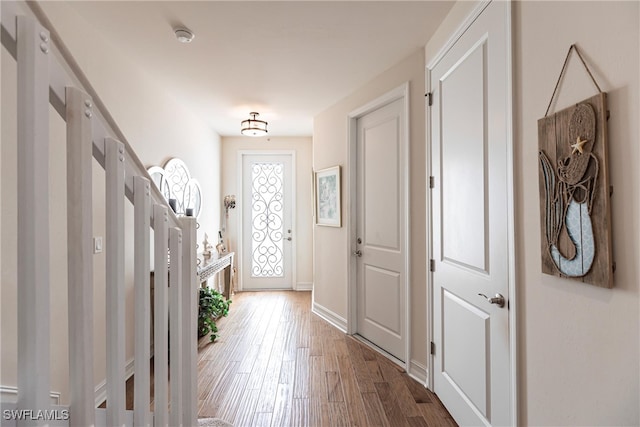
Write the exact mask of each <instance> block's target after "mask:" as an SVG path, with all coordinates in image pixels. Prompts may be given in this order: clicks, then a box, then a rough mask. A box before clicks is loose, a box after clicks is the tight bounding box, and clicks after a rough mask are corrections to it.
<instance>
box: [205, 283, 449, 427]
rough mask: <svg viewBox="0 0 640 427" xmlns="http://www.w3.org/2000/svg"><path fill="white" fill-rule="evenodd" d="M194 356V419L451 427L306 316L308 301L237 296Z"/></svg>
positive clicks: (365, 350) (375, 362) (404, 381)
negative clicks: (215, 331)
mask: <svg viewBox="0 0 640 427" xmlns="http://www.w3.org/2000/svg"><path fill="white" fill-rule="evenodd" d="M232 299H233V303H232V304H231V309H230V312H229V316H228V317H226V318H223V319H220V321H219V322H218V325H219V329H220V338H219V339H218V340H217V341H216V342H215V343H213V344H210V343H209V342H208V341H207V338H206V337H205V338H203V339H201V340H200V342H199V349H198V416H199V417H217V418H221V419H223V420H225V421H228V422H230V423H233V424H234V425H235V426H236V427H249V426H296V427H298V426H300V427H302V426H331V427H333V426H394V427H395V426H410V427H414V426H416V427H417V426H455V425H456V423H455V422H454V421H453V419H452V418H451V416H450V415H449V413H448V412H447V410H446V409H445V408H444V406H443V405H442V403H440V400H439V399H438V398H437V397H436V396H435V395H434V394H433V393H431V392H430V391H428V390H427V389H425V388H424V387H423V386H422V385H420V384H418V383H417V382H416V381H414V380H413V379H412V378H410V377H409V376H408V375H407V374H406V373H405V372H404V371H403V370H402V369H401V368H399V367H398V366H397V365H395V364H394V363H392V362H391V361H389V360H388V359H386V358H385V357H383V356H381V355H379V354H378V353H377V352H375V351H373V350H371V349H370V348H369V347H367V346H365V345H363V344H362V343H360V342H359V341H357V340H355V339H354V338H352V337H350V336H347V335H345V334H343V333H342V332H340V331H339V330H338V329H336V328H335V327H333V326H331V325H330V324H329V323H327V322H325V321H324V320H322V319H321V318H319V317H318V316H316V315H314V314H313V313H311V293H310V292H241V293H237V294H236V295H235V296H234V297H233V298H232Z"/></svg>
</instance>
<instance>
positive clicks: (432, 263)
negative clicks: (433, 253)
mask: <svg viewBox="0 0 640 427" xmlns="http://www.w3.org/2000/svg"><path fill="white" fill-rule="evenodd" d="M429 271H430V272H432V273H433V272H435V271H436V260H435V259H430V260H429Z"/></svg>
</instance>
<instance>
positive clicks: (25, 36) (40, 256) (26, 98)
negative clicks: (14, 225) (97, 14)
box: [17, 16, 51, 425]
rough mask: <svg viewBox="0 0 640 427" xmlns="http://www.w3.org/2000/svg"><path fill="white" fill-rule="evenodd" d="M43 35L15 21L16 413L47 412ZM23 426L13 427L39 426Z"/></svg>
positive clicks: (46, 55) (46, 95) (31, 22)
mask: <svg viewBox="0 0 640 427" xmlns="http://www.w3.org/2000/svg"><path fill="white" fill-rule="evenodd" d="M49 49H50V48H49V32H48V31H46V30H45V29H44V28H43V27H42V26H41V25H40V24H38V23H37V22H36V21H35V20H34V19H31V18H26V17H24V16H20V17H19V18H18V28H17V55H18V183H17V184H18V195H19V197H18V248H17V249H18V271H17V274H18V331H17V332H18V409H25V410H41V409H42V410H43V409H49V407H50V401H49V391H50V390H51V388H50V361H49V355H50V351H51V349H50V343H49V335H50V334H49V332H50V330H49V324H50V301H49V294H50V290H49V284H50V278H49V186H48V182H49V56H50V55H49ZM45 424H46V421H43V420H39V421H35V420H33V421H32V420H26V421H22V422H19V423H18V425H45Z"/></svg>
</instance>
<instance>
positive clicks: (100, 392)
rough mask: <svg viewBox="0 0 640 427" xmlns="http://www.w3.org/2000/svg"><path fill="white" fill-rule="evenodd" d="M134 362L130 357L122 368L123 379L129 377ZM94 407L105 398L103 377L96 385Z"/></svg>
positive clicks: (131, 373)
mask: <svg viewBox="0 0 640 427" xmlns="http://www.w3.org/2000/svg"><path fill="white" fill-rule="evenodd" d="M134 362H135V359H134V358H133V357H132V358H131V360H129V361H128V362H127V366H125V368H124V378H125V381H126V380H128V379H129V378H131V376H132V375H133V372H134V368H133V366H134ZM95 396H96V408H97V407H98V406H100V405H102V402H104V401H105V400H107V379H106V378H105V379H104V381H102V382H101V383H100V384H98V385H97V386H96V394H95Z"/></svg>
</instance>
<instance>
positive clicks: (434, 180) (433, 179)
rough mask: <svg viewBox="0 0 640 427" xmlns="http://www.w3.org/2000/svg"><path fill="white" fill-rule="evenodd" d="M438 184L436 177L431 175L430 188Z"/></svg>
mask: <svg viewBox="0 0 640 427" xmlns="http://www.w3.org/2000/svg"><path fill="white" fill-rule="evenodd" d="M435 186H436V179H435V178H434V177H433V176H430V177H429V188H434V187H435Z"/></svg>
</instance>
